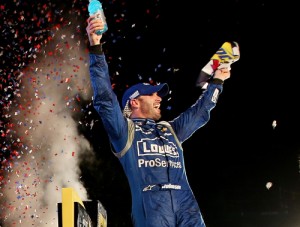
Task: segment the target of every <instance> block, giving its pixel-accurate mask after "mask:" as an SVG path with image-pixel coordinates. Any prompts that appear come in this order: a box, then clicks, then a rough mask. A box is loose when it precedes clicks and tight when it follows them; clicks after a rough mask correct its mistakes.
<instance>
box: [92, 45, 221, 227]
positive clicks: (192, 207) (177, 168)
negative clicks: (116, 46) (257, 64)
mask: <svg viewBox="0 0 300 227" xmlns="http://www.w3.org/2000/svg"><path fill="white" fill-rule="evenodd" d="M90 78H91V84H92V87H93V91H94V96H93V105H94V107H95V109H96V111H97V112H98V113H99V115H100V117H101V119H102V121H103V125H104V127H105V130H106V131H107V134H108V137H109V139H110V142H111V144H112V146H113V153H114V154H115V155H116V156H117V157H118V158H119V160H120V162H121V164H122V166H123V169H124V171H125V174H126V176H127V179H128V182H129V185H130V189H131V196H132V221H133V223H134V226H135V227H154V226H155V227H158V226H159V227H189V226H190V227H205V223H204V221H203V218H202V215H201V212H200V209H199V206H198V203H197V201H196V199H195V197H194V194H193V192H192V190H191V188H190V185H189V183H188V180H187V176H186V171H185V165H184V158H183V150H182V147H181V143H183V142H184V141H185V140H187V139H188V138H189V137H190V136H191V135H192V134H193V133H194V132H195V131H196V130H197V129H199V128H200V127H202V126H204V125H205V124H206V123H207V122H208V120H209V118H210V111H211V110H212V109H213V108H214V107H215V106H216V101H217V98H218V95H219V94H220V93H221V91H222V83H220V81H217V82H215V83H214V82H212V83H210V84H208V86H207V89H206V90H205V92H203V93H202V95H201V96H200V98H199V99H198V100H197V101H196V103H195V104H194V105H192V106H191V107H190V108H188V109H187V110H186V111H185V112H183V113H181V114H180V115H179V116H178V117H177V118H175V119H174V120H172V121H169V122H155V121H153V120H151V119H128V118H126V117H124V116H123V113H122V109H121V107H120V105H119V102H118V99H117V97H116V94H115V93H114V91H113V89H112V86H111V82H110V76H109V70H108V66H107V62H106V59H105V55H104V54H103V52H102V47H101V46H100V45H99V46H93V47H90Z"/></svg>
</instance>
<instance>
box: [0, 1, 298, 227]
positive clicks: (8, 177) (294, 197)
mask: <svg viewBox="0 0 300 227" xmlns="http://www.w3.org/2000/svg"><path fill="white" fill-rule="evenodd" d="M87 4H88V1H82V0H78V1H76V0H73V1H69V2H66V1H65V2H63V3H62V2H61V1H51V0H48V1H47V0H42V1H29V0H28V1H22V0H19V1H18V0H15V1H5V2H1V3H0V8H1V11H0V29H1V34H2V36H1V43H0V61H1V66H0V91H1V100H0V104H1V119H0V135H1V137H0V142H1V144H0V148H1V151H0V167H1V169H0V226H1V227H12V226H17V227H19V226H20V227H21V226H22V227H24V226H25V227H27V226H28V227H29V226H41V227H44V226H57V211H56V203H58V202H61V188H65V187H72V188H75V190H76V191H77V192H78V193H79V195H80V196H81V198H82V199H83V200H99V201H100V202H101V203H102V204H103V206H104V207H105V208H106V210H107V214H108V226H109V227H115V226H116V227H121V226H126V227H128V226H131V220H130V212H131V210H130V209H131V197H130V191H129V186H128V183H127V179H126V178H125V174H124V173H123V171H122V167H121V165H120V164H119V162H118V160H117V158H116V157H115V156H114V155H113V154H112V153H111V150H110V145H109V143H108V139H107V135H106V133H105V131H104V129H103V127H102V123H101V121H100V118H99V117H98V115H97V113H96V112H95V111H94V109H93V107H92V90H91V86H90V83H89V74H88V63H89V59H88V51H87V46H88V43H87V35H86V32H85V27H86V19H87V18H88V12H87ZM103 7H104V10H105V15H106V18H107V23H108V31H107V32H106V33H105V34H104V36H103V39H102V41H103V42H104V45H103V48H104V51H105V53H106V57H107V60H108V63H109V68H110V74H111V80H112V84H113V88H114V91H115V92H116V94H117V95H118V96H119V97H120V98H121V95H122V93H123V92H124V90H125V89H126V88H127V87H128V86H130V85H132V84H134V83H137V82H140V81H143V82H167V83H168V84H169V87H170V90H171V93H170V94H169V95H168V96H167V97H166V98H165V99H164V100H163V103H162V106H161V109H162V114H163V120H172V119H173V118H174V117H176V116H178V114H180V113H181V112H182V111H184V110H185V109H186V108H188V107H189V106H190V105H192V104H193V103H194V102H195V101H196V99H197V98H198V97H199V95H201V90H200V89H199V88H197V87H196V86H195V82H196V79H197V76H198V74H199V72H200V70H201V68H202V67H203V66H204V65H205V64H206V63H207V62H208V61H209V58H210V57H211V56H212V55H213V54H214V53H215V52H216V51H217V50H218V49H219V47H220V46H221V45H222V44H223V43H224V42H225V41H236V42H238V43H239V45H240V52H241V57H240V60H239V61H238V62H236V63H234V64H233V65H232V70H231V78H230V79H228V80H226V81H225V84H224V90H223V93H222V94H221V96H220V98H219V101H218V104H217V106H216V108H215V109H214V110H213V111H212V112H211V119H210V121H209V122H208V123H207V124H206V125H205V126H204V127H203V128H201V129H199V130H198V131H197V132H195V133H194V135H193V136H192V137H191V138H190V139H189V140H187V141H186V142H184V143H183V148H184V150H185V153H184V154H185V163H186V170H187V175H188V179H189V182H190V185H191V187H192V189H193V191H194V194H195V196H196V198H197V200H198V202H199V206H200V209H201V211H202V214H203V216H204V220H205V222H206V224H207V226H208V227H299V226H300V218H299V212H300V192H299V189H300V182H299V177H300V176H299V174H300V167H299V166H300V141H299V133H298V131H299V126H300V123H299V117H298V116H299V106H298V97H299V93H298V90H299V88H298V84H299V83H298V81H299V79H298V77H299V75H297V64H298V59H297V50H298V46H299V45H298V42H296V40H297V35H296V33H298V31H297V28H298V27H299V25H298V24H296V14H293V13H292V12H293V11H294V10H293V9H294V6H293V5H291V4H290V3H289V1H285V2H281V3H280V4H279V3H273V2H272V3H271V2H269V1H260V0H253V1H239V0H224V1H201V2H197V1H177V0H174V1H165V0H160V1H158V0H147V1H141V0H140V1H134V0H130V1H125V0H120V1H110V0H105V1H103ZM297 41H298V40H297ZM295 55H296V56H295ZM296 61H297V62H296ZM273 122H276V125H275V126H274V125H272V123H273Z"/></svg>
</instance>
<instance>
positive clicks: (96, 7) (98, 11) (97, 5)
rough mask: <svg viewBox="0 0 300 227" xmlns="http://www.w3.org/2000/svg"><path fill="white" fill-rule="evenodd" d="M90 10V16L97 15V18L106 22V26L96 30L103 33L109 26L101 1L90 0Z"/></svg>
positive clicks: (98, 33) (99, 33)
mask: <svg viewBox="0 0 300 227" xmlns="http://www.w3.org/2000/svg"><path fill="white" fill-rule="evenodd" d="M88 11H89V14H90V16H92V15H96V19H100V20H102V21H103V23H104V28H103V29H101V30H98V31H96V34H97V35H101V34H103V33H104V32H106V31H107V29H108V27H107V23H106V18H105V15H104V12H103V8H102V4H101V2H99V1H98V0H89V5H88Z"/></svg>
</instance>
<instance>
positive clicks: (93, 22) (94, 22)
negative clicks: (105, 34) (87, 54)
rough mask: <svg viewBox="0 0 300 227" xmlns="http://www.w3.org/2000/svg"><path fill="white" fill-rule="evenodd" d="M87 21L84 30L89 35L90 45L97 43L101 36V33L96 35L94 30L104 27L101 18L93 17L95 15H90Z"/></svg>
mask: <svg viewBox="0 0 300 227" xmlns="http://www.w3.org/2000/svg"><path fill="white" fill-rule="evenodd" d="M87 23H88V25H87V27H86V32H87V35H88V37H89V42H90V45H91V46H95V45H99V44H100V40H101V38H102V34H101V35H97V34H96V31H97V30H101V29H103V28H104V24H103V22H102V20H99V19H95V16H90V17H89V18H88V19H87Z"/></svg>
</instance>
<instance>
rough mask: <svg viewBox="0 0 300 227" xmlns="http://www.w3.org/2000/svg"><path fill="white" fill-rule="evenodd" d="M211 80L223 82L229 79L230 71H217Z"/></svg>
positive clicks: (224, 69)
mask: <svg viewBox="0 0 300 227" xmlns="http://www.w3.org/2000/svg"><path fill="white" fill-rule="evenodd" d="M213 78H216V79H220V80H223V81H224V80H226V79H228V78H230V69H228V68H221V69H217V71H216V72H215V74H214V76H213Z"/></svg>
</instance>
